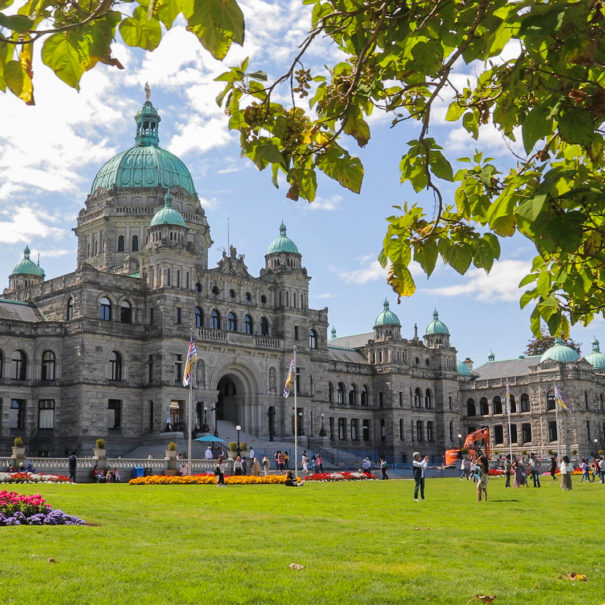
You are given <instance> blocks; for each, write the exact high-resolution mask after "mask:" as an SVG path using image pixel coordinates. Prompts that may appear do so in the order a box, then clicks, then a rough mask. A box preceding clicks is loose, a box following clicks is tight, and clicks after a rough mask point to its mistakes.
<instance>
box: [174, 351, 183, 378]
mask: <svg viewBox="0 0 605 605" xmlns="http://www.w3.org/2000/svg"><path fill="white" fill-rule="evenodd" d="M182 380H183V355H182V354H181V353H175V354H174V384H180V383H181V381H182Z"/></svg>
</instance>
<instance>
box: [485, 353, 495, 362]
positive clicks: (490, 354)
mask: <svg viewBox="0 0 605 605" xmlns="http://www.w3.org/2000/svg"><path fill="white" fill-rule="evenodd" d="M487 361H490V362H491V361H496V356H495V355H494V352H493V351H490V352H489V355H488V356H487Z"/></svg>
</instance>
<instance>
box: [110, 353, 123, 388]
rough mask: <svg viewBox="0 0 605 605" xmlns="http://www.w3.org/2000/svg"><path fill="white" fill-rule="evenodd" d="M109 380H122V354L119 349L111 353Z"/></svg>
mask: <svg viewBox="0 0 605 605" xmlns="http://www.w3.org/2000/svg"><path fill="white" fill-rule="evenodd" d="M109 380H116V381H120V380H122V356H121V355H120V354H119V353H118V352H117V351H112V352H111V353H110V354H109Z"/></svg>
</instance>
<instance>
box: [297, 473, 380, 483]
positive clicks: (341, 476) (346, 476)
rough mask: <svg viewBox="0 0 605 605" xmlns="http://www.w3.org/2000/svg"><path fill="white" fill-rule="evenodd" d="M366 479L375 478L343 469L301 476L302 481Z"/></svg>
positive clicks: (374, 477) (369, 474)
mask: <svg viewBox="0 0 605 605" xmlns="http://www.w3.org/2000/svg"><path fill="white" fill-rule="evenodd" d="M367 479H376V475H372V474H371V473H360V472H354V473H350V472H347V471H343V472H342V473H315V474H314V475H307V476H306V477H303V481H364V480H367Z"/></svg>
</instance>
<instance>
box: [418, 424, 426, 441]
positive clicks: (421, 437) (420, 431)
mask: <svg viewBox="0 0 605 605" xmlns="http://www.w3.org/2000/svg"><path fill="white" fill-rule="evenodd" d="M416 441H424V431H423V430H422V420H416Z"/></svg>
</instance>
